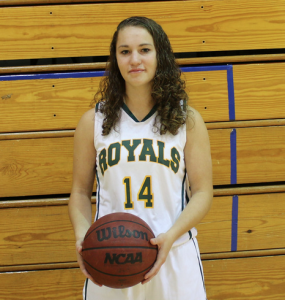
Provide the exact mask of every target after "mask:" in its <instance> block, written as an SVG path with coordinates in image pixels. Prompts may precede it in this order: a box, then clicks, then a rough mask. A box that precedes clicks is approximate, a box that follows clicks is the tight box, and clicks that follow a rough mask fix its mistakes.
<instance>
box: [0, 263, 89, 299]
mask: <svg viewBox="0 0 285 300" xmlns="http://www.w3.org/2000/svg"><path fill="white" fill-rule="evenodd" d="M84 280H85V277H84V275H83V274H82V273H81V271H80V270H79V268H78V269H63V270H61V269H58V270H46V271H29V272H25V271H24V272H8V273H0V281H1V285H0V299H3V300H4V299H5V300H31V299H33V300H43V299H48V300H62V299H64V300H82V289H83V284H84Z"/></svg>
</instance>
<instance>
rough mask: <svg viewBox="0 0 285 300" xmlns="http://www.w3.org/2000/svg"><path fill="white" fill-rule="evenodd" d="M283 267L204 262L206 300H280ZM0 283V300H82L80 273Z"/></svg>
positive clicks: (278, 260) (13, 276) (13, 275)
mask: <svg viewBox="0 0 285 300" xmlns="http://www.w3.org/2000/svg"><path fill="white" fill-rule="evenodd" d="M284 264H285V256H284V255H281V256H268V257H254V258H243V259H224V260H222V259H218V260H207V261H203V267H204V274H205V283H206V289H207V296H208V299H209V300H244V299H252V300H264V299H265V298H266V299H274V300H283V299H284V293H285V277H284V274H283V273H284V272H283V271H284ZM0 280H1V286H0V299H5V300H28V299H29V300H30V299H31V297H32V299H33V300H42V299H49V300H60V299H66V300H71V299H72V300H77V299H78V300H80V299H82V287H83V283H84V276H83V275H82V274H81V272H80V270H79V269H58V270H45V271H29V272H9V273H0ZM15 286H17V288H15Z"/></svg>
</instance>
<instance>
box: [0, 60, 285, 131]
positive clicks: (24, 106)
mask: <svg viewBox="0 0 285 300" xmlns="http://www.w3.org/2000/svg"><path fill="white" fill-rule="evenodd" d="M233 68H234V88H235V112H236V120H262V119H264V120H267V119H270V118H271V119H276V118H284V117H285V113H284V111H285V100H284V97H283V95H284V93H285V83H284V80H283V77H284V76H285V73H284V64H282V63H274V64H251V65H235V66H233ZM193 70H194V69H193ZM74 74H80V73H74ZM70 76H72V75H70ZM15 78H16V77H15ZM182 78H183V79H184V80H185V81H186V90H187V92H188V95H189V98H190V100H189V105H191V106H193V107H194V108H196V109H197V110H198V111H199V112H200V113H201V115H202V117H203V118H204V121H205V122H221V121H229V104H228V83H227V71H198V72H185V73H183V75H182ZM99 81H100V77H86V78H57V79H32V80H12V81H0V90H1V95H0V96H1V97H0V116H1V119H2V120H3V122H1V123H0V132H22V131H40V130H62V129H74V128H75V127H76V125H77V123H78V120H79V118H80V116H81V115H82V114H83V113H84V112H85V111H86V110H88V109H90V108H91V107H90V103H91V102H92V100H93V98H94V95H95V93H96V91H97V88H98V85H99ZM11 111H13V114H11Z"/></svg>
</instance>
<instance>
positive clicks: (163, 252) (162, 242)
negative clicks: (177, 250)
mask: <svg viewBox="0 0 285 300" xmlns="http://www.w3.org/2000/svg"><path fill="white" fill-rule="evenodd" d="M150 242H151V244H152V245H157V247H158V254H157V259H156V261H155V263H154V265H153V267H152V269H151V270H150V271H149V272H148V273H147V274H146V275H145V277H144V280H143V281H142V284H145V283H147V282H149V281H150V280H151V279H152V278H153V277H154V276H155V275H156V274H157V273H158V271H159V270H160V268H161V266H162V265H163V264H164V263H165V261H166V258H167V255H168V253H169V251H170V249H171V247H172V244H173V243H174V240H173V239H172V237H171V236H170V234H169V233H161V234H159V235H158V236H157V237H156V238H153V239H151V240H150Z"/></svg>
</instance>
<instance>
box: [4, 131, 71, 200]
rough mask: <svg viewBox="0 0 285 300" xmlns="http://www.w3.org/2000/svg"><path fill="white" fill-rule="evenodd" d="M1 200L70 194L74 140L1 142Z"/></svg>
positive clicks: (50, 139) (49, 139) (53, 139)
mask: <svg viewBox="0 0 285 300" xmlns="http://www.w3.org/2000/svg"><path fill="white" fill-rule="evenodd" d="M0 148H1V156H0V182H1V185H2V188H1V189H0V197H13V196H26V195H45V194H47V195H49V194H68V193H70V191H71V177H72V165H73V138H71V137H70V138H69V137H66V138H47V139H24V140H6V141H5V140H3V141H1V142H0Z"/></svg>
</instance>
